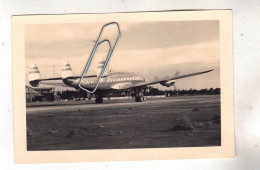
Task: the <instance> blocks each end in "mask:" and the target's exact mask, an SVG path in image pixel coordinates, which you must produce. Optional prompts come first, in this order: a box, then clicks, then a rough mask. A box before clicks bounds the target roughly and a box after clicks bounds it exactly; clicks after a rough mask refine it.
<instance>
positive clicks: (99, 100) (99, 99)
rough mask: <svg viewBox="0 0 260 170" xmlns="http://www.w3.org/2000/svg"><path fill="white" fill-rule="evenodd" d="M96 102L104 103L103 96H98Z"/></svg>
mask: <svg viewBox="0 0 260 170" xmlns="http://www.w3.org/2000/svg"><path fill="white" fill-rule="evenodd" d="M95 102H96V103H103V99H102V97H97V98H96V100H95Z"/></svg>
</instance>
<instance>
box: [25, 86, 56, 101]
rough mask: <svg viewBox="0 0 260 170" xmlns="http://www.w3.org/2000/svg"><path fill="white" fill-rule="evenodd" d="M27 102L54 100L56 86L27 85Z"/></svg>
mask: <svg viewBox="0 0 260 170" xmlns="http://www.w3.org/2000/svg"><path fill="white" fill-rule="evenodd" d="M25 91H26V102H36V101H54V88H52V87H47V88H46V87H44V88H32V87H29V86H25Z"/></svg>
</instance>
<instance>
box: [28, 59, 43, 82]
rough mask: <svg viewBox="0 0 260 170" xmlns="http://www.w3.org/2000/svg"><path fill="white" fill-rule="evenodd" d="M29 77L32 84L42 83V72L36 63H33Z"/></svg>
mask: <svg viewBox="0 0 260 170" xmlns="http://www.w3.org/2000/svg"><path fill="white" fill-rule="evenodd" d="M28 79H29V83H30V85H31V86H34V87H36V86H38V84H39V83H40V81H41V80H40V79H41V74H40V71H39V69H38V67H37V65H36V64H32V65H31V67H30V71H29V75H28Z"/></svg>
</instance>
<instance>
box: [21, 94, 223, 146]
mask: <svg viewBox="0 0 260 170" xmlns="http://www.w3.org/2000/svg"><path fill="white" fill-rule="evenodd" d="M26 110H27V116H26V119H27V149H28V150H79V149H126V148H160V147H164V148H165V147H196V146H219V145H220V144H221V137H220V136H221V135H220V129H221V128H220V127H221V123H220V96H219V95H201V96H178V97H167V98H152V99H147V100H146V101H145V102H142V103H140V102H135V101H134V100H132V99H123V100H121V99H117V100H105V101H104V103H103V104H95V103H94V101H78V102H77V101H67V102H61V103H53V104H52V103H40V104H38V106H37V104H34V105H33V107H32V106H31V107H27V108H26Z"/></svg>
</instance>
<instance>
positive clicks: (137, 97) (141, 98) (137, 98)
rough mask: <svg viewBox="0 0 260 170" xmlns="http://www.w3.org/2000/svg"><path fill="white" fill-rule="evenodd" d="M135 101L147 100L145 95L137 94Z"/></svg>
mask: <svg viewBox="0 0 260 170" xmlns="http://www.w3.org/2000/svg"><path fill="white" fill-rule="evenodd" d="M135 101H136V102H143V101H145V97H144V96H136V97H135Z"/></svg>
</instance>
